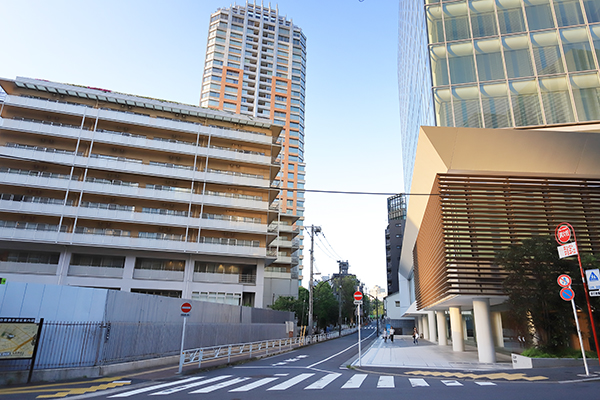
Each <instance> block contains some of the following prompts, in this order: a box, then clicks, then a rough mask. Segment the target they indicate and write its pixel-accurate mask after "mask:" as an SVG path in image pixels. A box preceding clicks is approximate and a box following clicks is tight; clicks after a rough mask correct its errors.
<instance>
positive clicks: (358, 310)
mask: <svg viewBox="0 0 600 400" xmlns="http://www.w3.org/2000/svg"><path fill="white" fill-rule="evenodd" d="M356 310H357V312H358V318H357V319H358V366H359V367H362V360H361V358H362V349H361V347H360V304H359V305H358V308H357V309H356Z"/></svg>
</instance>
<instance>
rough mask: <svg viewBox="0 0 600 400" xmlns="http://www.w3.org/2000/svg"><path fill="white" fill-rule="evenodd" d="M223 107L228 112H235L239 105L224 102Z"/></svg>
mask: <svg viewBox="0 0 600 400" xmlns="http://www.w3.org/2000/svg"><path fill="white" fill-rule="evenodd" d="M223 107H224V108H226V109H228V110H235V109H236V108H237V105H235V104H233V103H227V102H223Z"/></svg>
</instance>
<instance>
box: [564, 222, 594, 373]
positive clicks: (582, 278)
mask: <svg viewBox="0 0 600 400" xmlns="http://www.w3.org/2000/svg"><path fill="white" fill-rule="evenodd" d="M565 224H566V225H568V226H569V228H570V229H571V232H573V240H574V241H575V243H577V237H576V236H575V229H574V228H573V227H572V226H571V224H569V223H567V222H565ZM577 261H578V262H579V271H580V272H581V280H582V281H583V291H584V292H585V300H586V303H587V308H588V314H589V316H590V325H591V326H592V332H593V334H594V344H595V345H596V355H597V356H598V362H599V363H600V348H599V347H598V335H597V334H596V327H595V325H594V316H593V315H592V307H591V306H590V294H589V293H588V287H587V282H586V281H585V274H584V273H583V267H582V266H581V258H580V257H579V248H578V249H577Z"/></svg>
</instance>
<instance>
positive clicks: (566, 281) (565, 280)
mask: <svg viewBox="0 0 600 400" xmlns="http://www.w3.org/2000/svg"><path fill="white" fill-rule="evenodd" d="M556 281H557V282H558V286H560V287H569V286H571V277H570V276H569V275H566V274H562V275H561V276H559V277H558V279H557V280H556Z"/></svg>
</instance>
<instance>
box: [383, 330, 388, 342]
mask: <svg viewBox="0 0 600 400" xmlns="http://www.w3.org/2000/svg"><path fill="white" fill-rule="evenodd" d="M387 338H388V331H387V329H383V341H384V342H385V343H387Z"/></svg>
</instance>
